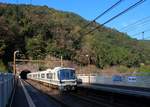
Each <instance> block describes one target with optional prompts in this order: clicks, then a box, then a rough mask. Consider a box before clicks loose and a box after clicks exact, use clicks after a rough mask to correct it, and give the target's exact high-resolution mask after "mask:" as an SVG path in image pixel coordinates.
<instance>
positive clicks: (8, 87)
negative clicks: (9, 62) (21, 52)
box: [0, 73, 14, 107]
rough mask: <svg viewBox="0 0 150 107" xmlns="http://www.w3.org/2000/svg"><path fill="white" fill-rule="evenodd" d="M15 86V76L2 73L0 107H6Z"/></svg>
mask: <svg viewBox="0 0 150 107" xmlns="http://www.w3.org/2000/svg"><path fill="white" fill-rule="evenodd" d="M13 86H14V75H13V74H11V73H0V107H6V105H7V104H8V101H9V99H10V97H11V93H12V90H13Z"/></svg>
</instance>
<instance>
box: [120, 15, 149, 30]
mask: <svg viewBox="0 0 150 107" xmlns="http://www.w3.org/2000/svg"><path fill="white" fill-rule="evenodd" d="M148 21H150V16H148V17H144V18H142V19H140V20H138V21H135V22H133V23H131V24H129V25H127V26H125V27H122V28H121V29H119V30H125V31H126V30H128V29H130V28H131V27H135V26H138V25H143V24H145V23H147V22H148Z"/></svg>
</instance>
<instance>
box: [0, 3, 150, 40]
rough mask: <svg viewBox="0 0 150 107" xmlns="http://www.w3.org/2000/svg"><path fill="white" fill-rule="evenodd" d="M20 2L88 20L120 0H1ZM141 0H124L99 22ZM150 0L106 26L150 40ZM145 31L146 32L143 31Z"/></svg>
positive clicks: (99, 20) (99, 21) (134, 36)
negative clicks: (64, 12)
mask: <svg viewBox="0 0 150 107" xmlns="http://www.w3.org/2000/svg"><path fill="white" fill-rule="evenodd" d="M17 1H18V3H19V4H33V5H40V6H43V5H46V6H48V7H50V8H54V9H56V10H63V11H69V12H74V13H76V14H79V15H80V16H81V17H83V18H84V19H86V20H89V21H91V20H93V19H94V18H95V17H96V16H98V15H100V14H101V13H102V12H104V11H105V10H106V9H108V8H109V7H110V6H112V5H113V4H114V3H116V2H117V1H119V0H0V2H3V3H13V4H14V3H15V4H16V3H17ZM137 1H139V0H123V1H122V2H121V3H120V4H119V5H118V6H117V7H115V8H114V9H113V10H111V11H110V12H108V13H107V14H105V15H104V16H103V17H101V18H99V19H98V20H96V21H97V22H98V23H101V24H102V23H104V22H106V21H107V20H109V19H110V18H111V17H113V16H115V15H117V14H118V13H120V12H122V11H123V10H125V9H126V8H128V7H129V6H131V5H133V4H134V3H136V2H137ZM149 11H150V0H146V1H145V2H144V3H142V4H140V5H139V6H137V7H135V8H134V9H132V10H130V11H128V12H127V13H125V14H123V15H121V16H120V17H118V18H116V19H115V20H113V21H111V22H110V23H108V24H106V25H105V26H107V27H110V28H114V29H117V30H119V31H121V32H125V33H127V34H128V35H130V36H131V37H133V38H137V39H142V38H143V37H142V34H143V35H144V39H146V40H150V12H149ZM143 18H145V20H143V22H142V21H140V22H139V23H141V24H136V25H134V26H128V28H126V29H122V28H123V27H125V26H127V25H131V24H132V23H134V22H136V21H138V20H141V19H143ZM142 32H144V33H142Z"/></svg>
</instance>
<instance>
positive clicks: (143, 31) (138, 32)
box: [132, 29, 150, 37]
mask: <svg viewBox="0 0 150 107" xmlns="http://www.w3.org/2000/svg"><path fill="white" fill-rule="evenodd" d="M149 31H150V29H147V30H144V31H141V32H138V33H136V34H133V35H132V37H135V36H137V35H139V34H141V33H142V32H144V33H145V32H149Z"/></svg>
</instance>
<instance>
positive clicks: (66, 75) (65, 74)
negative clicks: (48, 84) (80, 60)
mask: <svg viewBox="0 0 150 107" xmlns="http://www.w3.org/2000/svg"><path fill="white" fill-rule="evenodd" d="M58 77H59V79H61V80H69V79H75V71H74V70H71V69H63V70H60V72H59V76H58Z"/></svg>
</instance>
